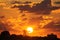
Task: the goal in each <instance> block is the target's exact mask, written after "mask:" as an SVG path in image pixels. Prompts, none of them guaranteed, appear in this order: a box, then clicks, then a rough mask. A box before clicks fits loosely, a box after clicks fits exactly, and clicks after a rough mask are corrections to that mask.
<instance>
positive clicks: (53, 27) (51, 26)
mask: <svg viewBox="0 0 60 40" xmlns="http://www.w3.org/2000/svg"><path fill="white" fill-rule="evenodd" d="M44 28H45V29H49V30H52V31H55V32H59V31H60V22H56V23H55V22H50V23H49V24H47V25H45V26H44Z"/></svg>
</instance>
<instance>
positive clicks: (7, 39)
mask: <svg viewBox="0 0 60 40" xmlns="http://www.w3.org/2000/svg"><path fill="white" fill-rule="evenodd" d="M0 40H60V38H57V36H56V35H54V34H50V35H47V36H46V37H28V36H22V35H15V34H12V35H10V33H9V32H8V31H3V32H1V34H0Z"/></svg>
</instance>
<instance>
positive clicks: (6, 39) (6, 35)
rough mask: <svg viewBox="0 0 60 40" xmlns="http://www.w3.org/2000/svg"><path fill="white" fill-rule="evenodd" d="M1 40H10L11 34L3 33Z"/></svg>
mask: <svg viewBox="0 0 60 40" xmlns="http://www.w3.org/2000/svg"><path fill="white" fill-rule="evenodd" d="M0 36H1V37H0V40H10V33H9V32H8V31H3V32H1V35H0Z"/></svg>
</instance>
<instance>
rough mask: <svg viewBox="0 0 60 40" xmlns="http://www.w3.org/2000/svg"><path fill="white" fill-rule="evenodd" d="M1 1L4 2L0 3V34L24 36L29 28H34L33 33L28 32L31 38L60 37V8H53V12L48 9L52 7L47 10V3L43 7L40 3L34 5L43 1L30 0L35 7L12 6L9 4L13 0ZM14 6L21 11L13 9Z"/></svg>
mask: <svg viewBox="0 0 60 40" xmlns="http://www.w3.org/2000/svg"><path fill="white" fill-rule="evenodd" d="M0 1H1V2H3V3H0V32H1V31H4V30H8V31H9V32H10V33H11V34H17V35H18V34H21V35H23V33H24V30H26V28H27V27H32V28H33V32H32V33H28V32H26V34H28V35H29V36H46V35H47V34H50V33H54V34H56V35H58V37H60V8H57V9H55V10H53V9H54V8H53V9H52V7H51V9H52V10H50V9H48V8H49V7H50V6H48V7H47V8H45V6H47V3H46V5H44V4H43V5H42V7H41V6H40V3H37V4H36V3H33V2H39V1H42V0H37V1H36V0H28V1H32V3H30V4H35V5H27V4H25V5H23V4H21V5H20V4H12V3H9V2H10V1H11V0H10V1H9V2H7V0H0ZM4 1H5V2H6V3H5V2H4ZM20 1H25V0H20ZM26 1H27V0H26ZM54 1H55V0H54ZM56 1H59V0H56ZM8 3H9V4H8ZM14 5H17V6H18V7H20V9H19V8H17V7H15V8H12V7H13V6H14ZM19 5H20V6H19ZM31 6H32V7H31ZM40 7H41V8H42V9H41V8H40ZM47 10H49V11H47ZM46 11H47V12H46ZM47 31H48V32H47Z"/></svg>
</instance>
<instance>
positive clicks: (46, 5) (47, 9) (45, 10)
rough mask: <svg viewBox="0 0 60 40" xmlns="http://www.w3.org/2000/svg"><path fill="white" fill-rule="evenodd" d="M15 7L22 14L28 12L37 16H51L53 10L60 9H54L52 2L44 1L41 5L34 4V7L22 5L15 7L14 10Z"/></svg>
mask: <svg viewBox="0 0 60 40" xmlns="http://www.w3.org/2000/svg"><path fill="white" fill-rule="evenodd" d="M26 3H30V2H26ZM15 7H17V8H19V10H21V12H23V11H28V12H32V13H35V14H50V13H51V11H52V10H55V9H59V8H60V7H52V5H51V0H44V1H42V2H41V3H37V4H34V5H33V6H32V7H30V5H20V6H16V5H15V6H14V7H13V8H15Z"/></svg>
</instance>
